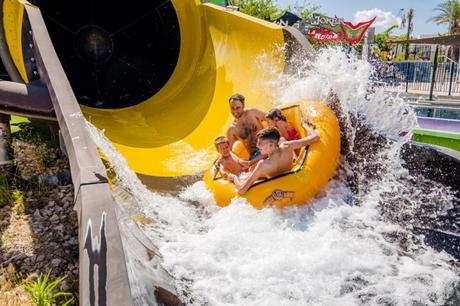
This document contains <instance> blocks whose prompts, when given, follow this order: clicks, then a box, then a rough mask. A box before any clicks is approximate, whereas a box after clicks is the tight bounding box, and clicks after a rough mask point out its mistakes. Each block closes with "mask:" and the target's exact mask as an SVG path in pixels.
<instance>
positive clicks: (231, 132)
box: [227, 126, 238, 150]
mask: <svg viewBox="0 0 460 306" xmlns="http://www.w3.org/2000/svg"><path fill="white" fill-rule="evenodd" d="M227 139H228V142H229V145H230V150H233V145H234V144H235V141H237V140H238V138H237V137H236V134H235V128H234V127H233V126H231V127H229V128H228V130H227Z"/></svg>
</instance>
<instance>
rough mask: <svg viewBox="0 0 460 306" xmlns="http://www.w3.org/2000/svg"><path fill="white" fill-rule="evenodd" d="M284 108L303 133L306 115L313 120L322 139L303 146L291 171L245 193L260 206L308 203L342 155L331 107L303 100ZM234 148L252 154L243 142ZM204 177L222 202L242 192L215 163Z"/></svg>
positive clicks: (215, 195)
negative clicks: (243, 145)
mask: <svg viewBox="0 0 460 306" xmlns="http://www.w3.org/2000/svg"><path fill="white" fill-rule="evenodd" d="M282 111H283V114H284V115H285V116H286V118H287V121H288V122H290V123H291V124H292V125H293V126H295V128H296V129H297V131H299V133H301V135H302V137H304V136H306V132H305V130H304V129H303V128H302V127H301V120H302V118H305V119H307V120H308V121H310V122H312V123H313V124H314V125H315V127H316V131H318V133H319V135H320V140H319V141H318V142H316V143H314V144H312V145H310V146H309V147H306V148H302V149H301V151H300V154H299V156H298V157H297V159H296V161H295V163H294V166H293V167H292V169H291V171H289V172H286V173H282V174H280V175H278V176H276V177H273V178H270V179H265V180H259V181H257V182H255V183H254V184H253V185H252V186H251V187H250V189H249V190H248V192H247V193H246V194H244V195H242V196H241V197H243V198H246V199H247V201H248V202H249V203H250V204H252V205H253V206H254V207H256V208H262V207H264V206H268V205H275V206H278V207H283V206H286V205H292V204H304V203H306V202H307V200H308V199H310V198H312V197H314V196H315V195H316V194H317V193H318V192H319V191H320V190H321V189H322V188H323V187H324V186H325V185H326V183H327V182H328V181H329V179H330V178H331V176H332V175H333V174H334V171H335V169H336V166H337V162H338V159H339V155H340V129H339V124H338V121H337V118H336V117H335V114H334V113H333V112H332V110H331V109H330V108H329V107H327V106H326V105H325V104H323V103H321V102H319V101H302V102H300V103H299V104H296V105H292V106H289V107H286V108H283V109H282ZM233 151H234V152H235V154H237V155H239V156H240V157H242V158H247V156H248V153H247V151H246V150H245V149H244V147H243V148H242V146H235V147H234V148H233ZM204 181H205V183H206V185H207V186H208V187H209V189H210V190H211V191H212V192H213V193H214V198H215V201H216V203H217V205H219V206H227V205H229V204H230V202H231V200H232V199H233V198H234V197H236V196H238V194H237V192H236V189H235V186H234V185H233V184H232V183H230V182H229V181H227V180H225V179H223V178H222V177H221V176H220V174H219V172H218V171H215V165H213V166H211V168H210V169H209V170H208V171H207V172H206V173H205V176H204Z"/></svg>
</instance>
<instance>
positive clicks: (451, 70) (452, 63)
mask: <svg viewBox="0 0 460 306" xmlns="http://www.w3.org/2000/svg"><path fill="white" fill-rule="evenodd" d="M454 67H455V64H454V62H450V78H449V96H450V94H451V93H452V80H453V78H454Z"/></svg>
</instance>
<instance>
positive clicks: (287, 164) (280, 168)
mask: <svg viewBox="0 0 460 306" xmlns="http://www.w3.org/2000/svg"><path fill="white" fill-rule="evenodd" d="M302 126H303V128H304V129H305V130H306V131H307V133H308V136H306V137H304V138H301V139H297V140H291V141H281V142H280V138H281V135H280V132H279V131H278V130H277V129H276V128H275V127H272V126H269V127H266V128H264V129H263V130H261V131H260V132H259V133H257V147H258V148H259V149H260V151H261V153H262V154H266V155H267V156H268V157H267V158H266V159H264V160H261V161H259V162H258V163H257V165H256V166H255V168H254V169H253V170H252V172H251V173H250V174H249V176H248V178H247V179H246V180H244V181H240V180H239V179H238V177H236V176H235V177H231V179H233V180H234V182H235V186H236V189H237V191H238V194H240V195H241V194H244V193H246V191H248V189H249V187H251V185H252V184H253V183H254V182H255V181H257V180H258V179H261V178H271V177H274V176H276V175H279V174H281V173H284V172H286V171H289V170H291V168H292V161H293V157H294V150H296V149H299V148H301V147H304V146H308V145H310V144H311V143H314V142H316V141H318V140H319V134H318V133H317V132H316V131H314V130H313V129H311V128H310V127H309V125H308V123H307V122H306V121H303V122H302Z"/></svg>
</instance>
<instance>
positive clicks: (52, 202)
mask: <svg viewBox="0 0 460 306" xmlns="http://www.w3.org/2000/svg"><path fill="white" fill-rule="evenodd" d="M54 204H56V202H55V201H49V202H48V205H49V206H54Z"/></svg>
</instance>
